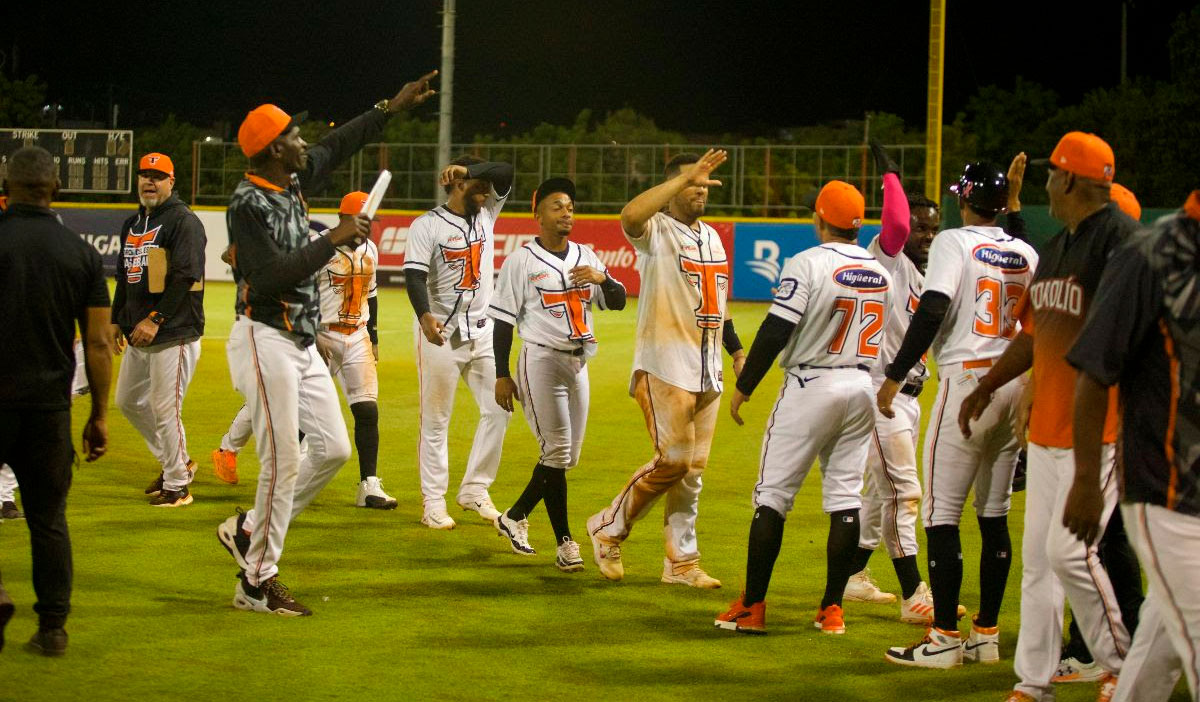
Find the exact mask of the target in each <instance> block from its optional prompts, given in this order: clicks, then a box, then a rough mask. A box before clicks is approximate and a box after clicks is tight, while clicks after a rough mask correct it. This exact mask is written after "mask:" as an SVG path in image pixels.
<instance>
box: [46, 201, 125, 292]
mask: <svg viewBox="0 0 1200 702" xmlns="http://www.w3.org/2000/svg"><path fill="white" fill-rule="evenodd" d="M54 211H55V212H57V213H58V214H59V216H60V217H62V221H63V224H65V225H66V226H67V228H68V229H72V230H74V231H76V232H79V236H80V237H82V238H83V240H84V241H85V242H87V244H88V245H89V246H91V247H93V248H95V249H96V251H97V252H98V253H99V254H100V258H101V259H102V260H103V261H104V274H105V275H108V276H112V275H116V273H117V255H118V254H119V253H120V251H121V224H123V223H124V222H125V219H126V218H128V217H130V216H132V215H133V214H134V213H135V212H136V211H137V210H136V209H134V208H133V207H130V208H128V209H103V210H101V209H95V210H93V209H76V208H69V209H68V208H58V209H55V210H54Z"/></svg>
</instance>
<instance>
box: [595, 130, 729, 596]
mask: <svg viewBox="0 0 1200 702" xmlns="http://www.w3.org/2000/svg"><path fill="white" fill-rule="evenodd" d="M726 158H727V154H726V153H725V152H724V151H716V150H713V149H709V150H708V151H707V152H706V153H705V154H704V155H703V156H696V155H695V154H679V155H678V156H675V157H674V158H672V159H671V160H670V161H669V162H668V163H667V166H666V181H665V182H663V183H661V184H659V185H657V186H655V187H653V188H650V189H649V190H647V191H645V192H643V193H642V194H640V195H638V196H637V197H635V198H634V199H633V200H631V201H630V202H629V204H627V205H625V208H624V209H623V210H621V229H622V230H623V231H624V232H625V238H626V239H628V240H629V242H630V244H632V245H633V247H634V248H635V249H637V252H638V257H637V268H638V273H639V274H640V275H641V279H642V289H641V296H640V299H639V301H638V322H637V346H636V347H635V350H634V356H633V375H632V378H631V379H630V383H629V394H630V395H632V396H633V398H634V399H635V400H636V401H637V403H638V405H639V406H640V407H641V409H642V413H643V414H644V415H645V417H646V428H647V429H648V430H649V432H650V439H651V441H652V442H653V443H654V457H653V458H652V459H651V460H650V462H649V463H647V464H645V465H644V466H642V467H641V468H639V469H638V470H637V472H635V473H634V474H633V477H631V478H630V479H629V481H628V482H626V483H625V486H624V487H623V488H621V491H620V492H619V493H617V496H616V497H615V498H613V501H612V503H611V504H610V505H609V506H608V507H607V508H606V509H604V510H603V511H601V512H600V513H598V514H594V515H592V517H591V518H589V519H588V522H587V530H588V535H589V536H590V537H591V540H592V554H593V557H594V558H595V560H596V564H597V565H598V566H599V567H600V574H601V575H603V576H604V577H605V578H607V579H609V580H620V579H622V578H623V577H624V576H625V566H624V564H623V563H622V562H621V543H622V542H624V541H625V539H626V538H627V537H628V536H629V531H630V529H632V528H633V523H634V522H636V521H637V520H638V519H641V518H642V517H644V516H645V515H646V513H647V512H649V511H650V508H651V507H652V506H653V505H654V503H655V502H656V501H657V500H658V498H660V497H662V496H664V495H665V496H666V504H665V505H664V508H663V512H664V514H663V532H664V533H663V536H664V541H665V542H666V557H665V558H664V559H663V574H662V582H665V583H673V584H682V585H688V586H691V587H698V588H705V589H713V588H718V587H720V586H721V581H720V580H717V579H716V578H714V577H712V576H710V575H709V574H708V573H706V572H704V569H702V568H701V567H700V549H699V545H698V544H697V543H696V514H697V510H698V508H699V501H700V489H701V487H702V482H701V477H700V476H701V474H702V473H703V471H704V467H705V465H707V463H708V453H709V448H710V447H711V445H712V435H713V429H714V428H715V427H716V422H717V410H718V406H719V404H720V399H721V390H722V388H723V371H722V365H721V350H720V344H721V343H722V342H723V343H724V345H725V349H726V351H728V352H729V353H730V354H731V355H732V356H733V359H734V363H733V369H734V373H735V374H738V373H741V369H742V364H743V363H744V362H745V352H744V351H743V350H742V345H741V342H740V341H738V339H737V334H736V333H735V331H734V328H733V322H732V321H731V320H728V319H726V304H725V303H726V297H727V296H728V294H729V260H728V258H727V257H726V255H725V247H724V246H723V245H722V244H721V237H720V236H718V235H717V232H716V230H714V229H713V228H712V227H710V226H708V225H707V224H705V223H704V222H702V221H701V220H700V215H702V214H704V208H705V205H706V204H707V202H708V189H709V188H710V187H715V186H719V185H720V184H721V181H719V180H713V179H711V178H710V174H711V173H712V171H713V169H715V168H716V167H717V166H720V165H721V164H722V163H724V162H725V159H726Z"/></svg>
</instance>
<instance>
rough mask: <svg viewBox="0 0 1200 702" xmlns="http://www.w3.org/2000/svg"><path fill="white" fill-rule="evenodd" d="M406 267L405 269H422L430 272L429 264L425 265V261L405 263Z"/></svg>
mask: <svg viewBox="0 0 1200 702" xmlns="http://www.w3.org/2000/svg"><path fill="white" fill-rule="evenodd" d="M404 267H405V268H422V269H424V270H429V264H428V263H425V262H424V261H405V262H404Z"/></svg>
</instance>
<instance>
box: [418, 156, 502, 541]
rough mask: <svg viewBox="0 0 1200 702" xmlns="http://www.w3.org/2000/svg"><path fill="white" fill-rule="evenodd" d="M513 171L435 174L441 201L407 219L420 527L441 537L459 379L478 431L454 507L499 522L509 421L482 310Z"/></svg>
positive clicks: (460, 161)
mask: <svg viewBox="0 0 1200 702" xmlns="http://www.w3.org/2000/svg"><path fill="white" fill-rule="evenodd" d="M512 181H513V167H512V166H511V165H510V164H507V163H488V162H484V161H482V160H480V159H478V158H474V157H472V156H462V157H460V158H457V159H455V160H454V161H453V162H451V163H450V165H449V166H447V167H446V168H445V169H443V170H442V174H441V179H440V182H441V184H442V188H443V189H444V190H445V191H446V195H447V198H446V202H445V203H443V204H441V205H439V206H437V207H436V208H434V209H432V210H430V211H429V212H426V213H425V214H424V215H422V216H420V217H418V218H417V219H416V220H414V221H413V223H412V225H411V226H410V227H409V230H408V246H407V250H406V251H405V255H404V277H405V287H406V288H407V290H408V299H409V301H410V302H411V303H412V306H413V312H414V313H415V314H416V318H417V319H416V328H415V330H414V336H415V337H416V342H417V382H418V385H419V393H420V402H421V404H420V410H419V415H420V420H419V421H420V427H421V438H420V441H419V443H418V448H417V462H418V464H419V465H420V470H421V494H422V496H423V498H424V509H423V513H422V515H421V523H422V524H424V525H425V526H427V527H429V528H431V529H440V530H449V529H453V528H454V527H455V522H454V519H453V518H451V517H450V514H449V513H448V512H447V511H446V490H447V488H448V487H449V484H450V455H449V449H448V447H447V439H448V435H449V432H450V413H451V410H453V409H454V394H455V389H456V388H457V387H458V379H459V378H460V377H461V378H462V379H463V380H464V381H466V383H467V387H469V388H470V389H471V394H472V395H474V396H475V403H476V404H477V405H478V406H479V425H478V427H477V428H476V429H475V440H474V443H472V445H471V455H470V456H469V457H468V458H467V470H466V473H465V474H464V475H463V480H462V484H461V485H460V486H459V489H458V496H457V502H458V504H459V506H460V507H462V508H463V509H464V510H471V511H473V512H477V513H478V514H479V516H481V517H483V518H484V519H486V520H488V521H489V522H491V521H494V520H495V519H496V517H498V516H500V512H499V511H497V510H496V506H495V505H494V504H492V498H491V496H490V495H489V494H488V488H490V487H491V485H492V482H493V481H495V480H496V472H497V471H498V470H499V468H500V451H501V449H502V448H503V447H504V432H505V431H506V430H507V429H508V419H509V416H508V413H507V412H505V411H504V410H503V409H502V408H501V407H500V406H499V405H497V404H496V400H495V392H496V359H495V357H494V356H493V354H492V320H491V318H490V317H488V305H489V304H491V301H492V291H493V289H494V288H495V280H494V277H495V276H494V273H493V271H494V270H495V243H496V242H495V239H496V235H495V232H494V231H493V230H494V228H495V226H496V218H497V217H498V216H499V215H500V210H501V208H503V207H504V203H505V202H506V201H507V199H508V195H509V192H511V190H512Z"/></svg>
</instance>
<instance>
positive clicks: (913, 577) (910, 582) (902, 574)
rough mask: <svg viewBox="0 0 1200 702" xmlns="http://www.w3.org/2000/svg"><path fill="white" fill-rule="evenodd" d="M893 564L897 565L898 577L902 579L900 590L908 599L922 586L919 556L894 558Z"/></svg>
mask: <svg viewBox="0 0 1200 702" xmlns="http://www.w3.org/2000/svg"><path fill="white" fill-rule="evenodd" d="M892 565H893V566H895V567H896V577H897V578H899V579H900V592H901V593H902V594H903V595H904V599H906V600H907V599H908V598H910V597H912V596H913V593H914V592H916V591H917V588H918V587H920V586H921V571H920V570H919V569H918V568H917V557H916V556H903V557H901V558H893V559H892Z"/></svg>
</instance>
